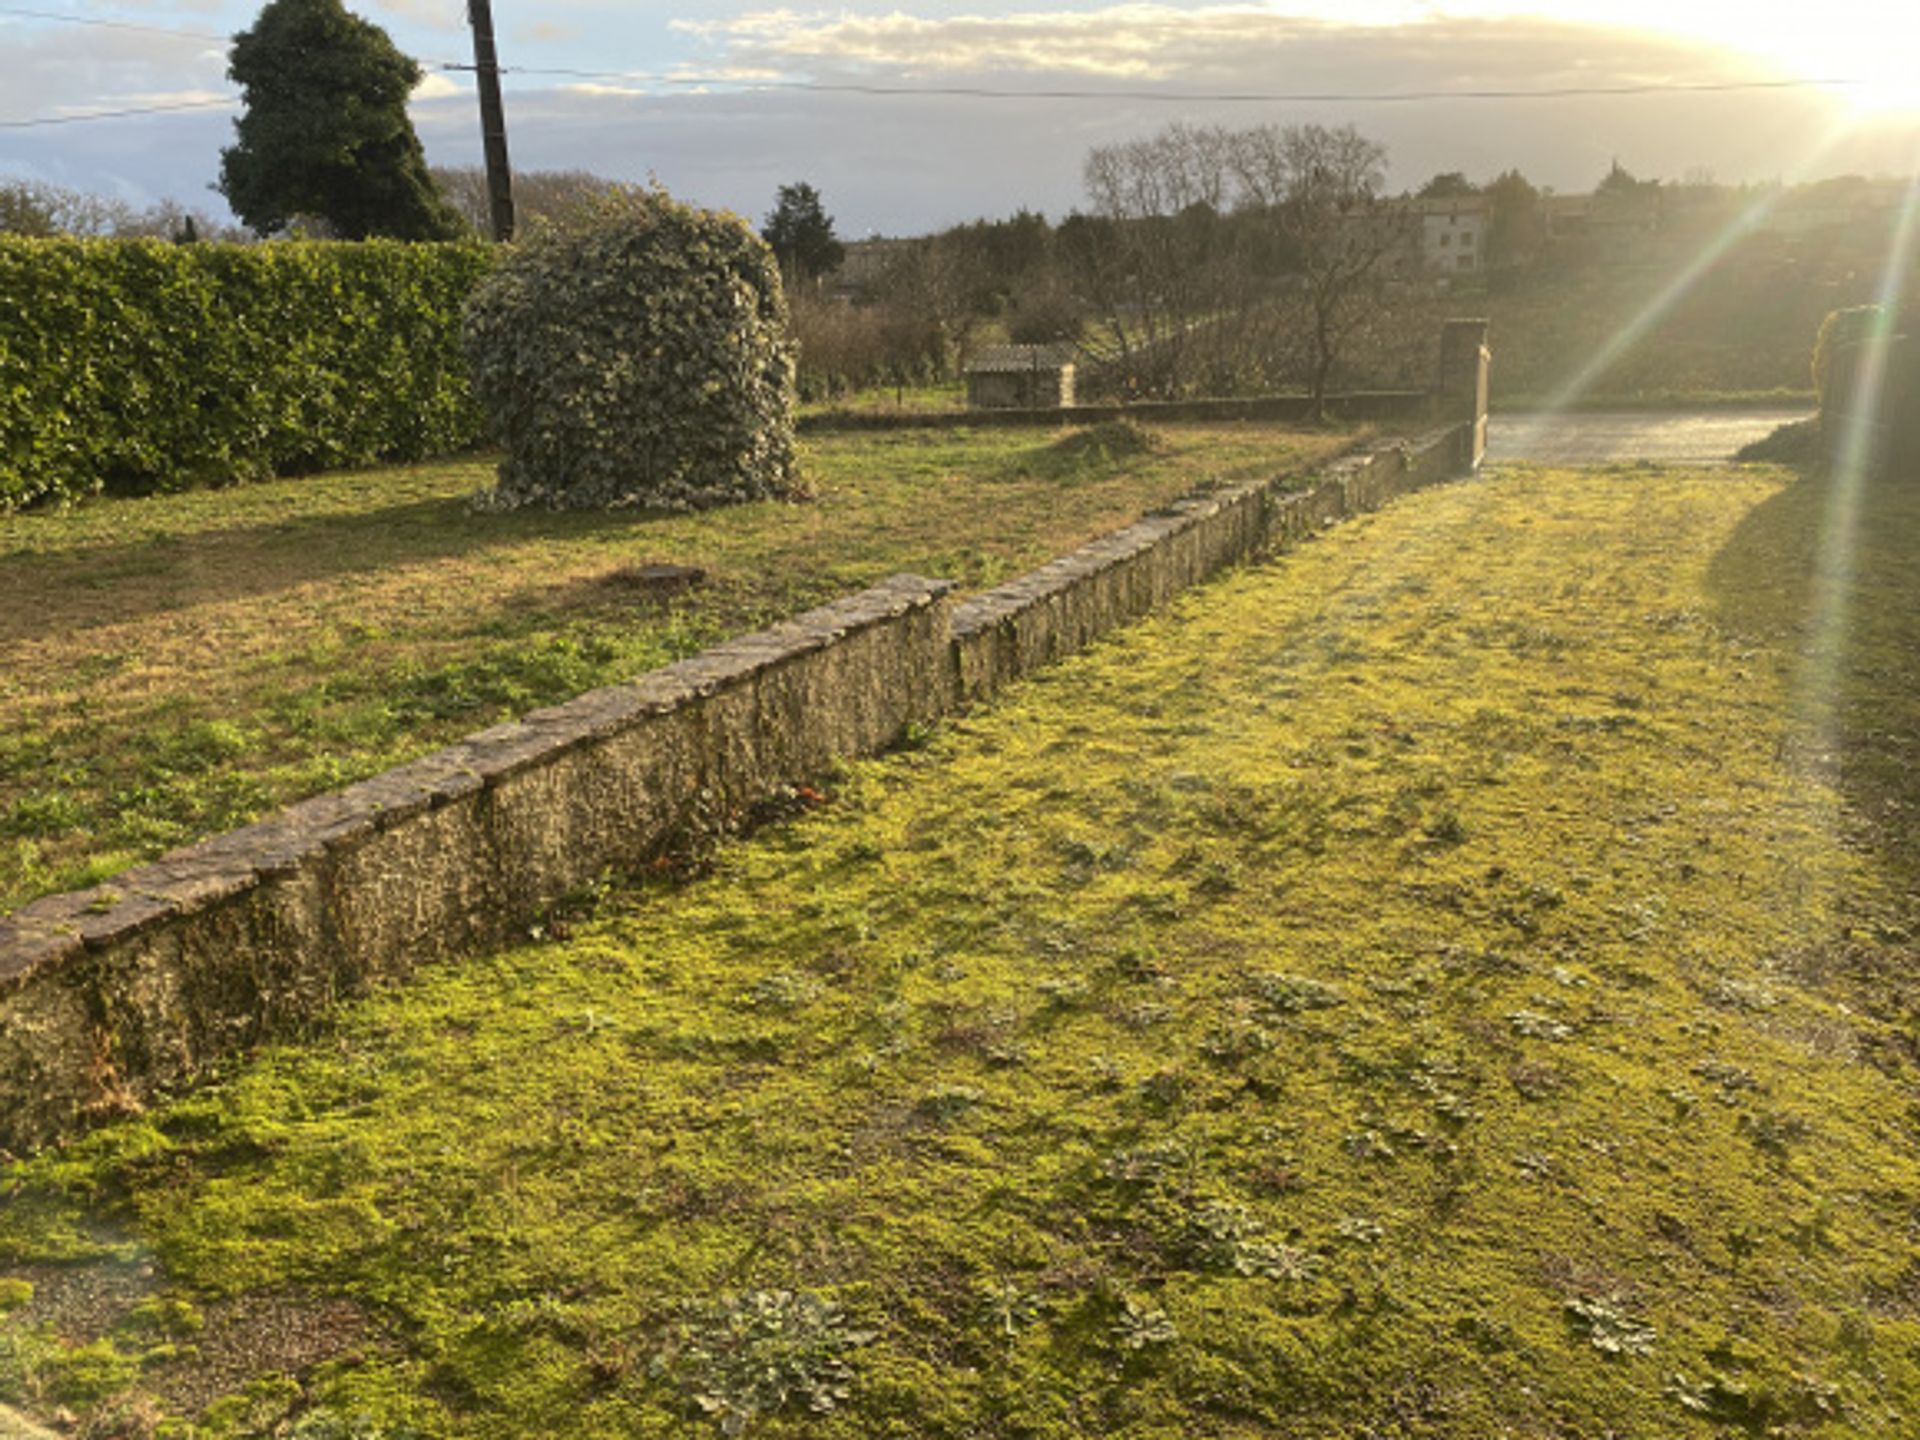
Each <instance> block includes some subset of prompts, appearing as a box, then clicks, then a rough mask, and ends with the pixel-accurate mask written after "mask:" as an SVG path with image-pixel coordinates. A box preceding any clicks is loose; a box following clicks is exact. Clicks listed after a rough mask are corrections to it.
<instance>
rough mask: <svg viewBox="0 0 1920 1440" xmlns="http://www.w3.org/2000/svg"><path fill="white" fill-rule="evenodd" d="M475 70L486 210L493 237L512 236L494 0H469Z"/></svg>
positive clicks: (509, 174)
mask: <svg viewBox="0 0 1920 1440" xmlns="http://www.w3.org/2000/svg"><path fill="white" fill-rule="evenodd" d="M467 19H468V20H469V21H470V22H471V23H472V25H473V72H474V78H475V79H477V80H478V81H479V82H480V141H481V145H482V147H483V148H484V149H485V151H486V156H487V213H488V215H489V216H490V217H491V219H492V221H493V238H494V239H495V240H498V241H507V240H511V239H512V238H513V172H512V171H511V170H510V169H509V168H508V167H507V115H506V111H505V110H504V109H502V108H501V105H500V60H499V57H498V56H497V55H496V54H495V53H494V49H493V6H492V3H491V0H467Z"/></svg>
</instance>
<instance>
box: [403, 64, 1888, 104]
mask: <svg viewBox="0 0 1920 1440" xmlns="http://www.w3.org/2000/svg"><path fill="white" fill-rule="evenodd" d="M440 68H441V69H443V70H471V69H472V68H473V67H472V66H471V65H443V66H441V67H440ZM500 73H501V74H503V75H542V76H559V77H565V78H571V79H579V80H630V81H644V82H646V83H649V84H658V85H687V86H717V85H725V86H731V87H734V88H738V89H743V90H802V91H814V92H817V93H826V94H843V95H896V96H907V97H912V96H931V97H935V98H948V99H966V100H1096V101H1098V100H1104V101H1115V100H1125V101H1166V102H1172V103H1176V104H1183V105H1192V104H1205V103H1208V102H1221V103H1259V104H1330V103H1339V104H1392V103H1398V102H1405V101H1412V100H1564V99H1575V98H1580V97H1599V96H1609V95H1686V94H1725V93H1729V92H1734V91H1743V90H1807V89H1820V88H1831V87H1836V86H1848V85H1857V84H1859V83H1860V82H1859V81H1857V80H1852V79H1842V78H1831V79H1793V80H1710V81H1697V82H1685V81H1681V82H1657V81H1656V82H1648V83H1644V84H1635V85H1562V86H1554V87H1549V88H1544V89H1533V90H1517V89H1478V90H1291V91H1205V90H1062V89H1047V90H1012V89H1005V88H1000V87H994V86H983V85H880V84H863V83H860V82H857V81H821V80H748V79H742V78H741V77H739V76H730V75H652V74H645V73H641V72H637V71H632V70H573V69H566V68H562V67H557V66H534V65H514V66H504V67H502V69H501V72H500Z"/></svg>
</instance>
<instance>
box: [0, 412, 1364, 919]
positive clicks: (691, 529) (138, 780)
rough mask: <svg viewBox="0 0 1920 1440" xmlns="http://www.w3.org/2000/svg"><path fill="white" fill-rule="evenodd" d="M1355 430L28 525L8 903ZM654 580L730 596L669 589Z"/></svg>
mask: <svg viewBox="0 0 1920 1440" xmlns="http://www.w3.org/2000/svg"><path fill="white" fill-rule="evenodd" d="M1353 438H1354V435H1353V433H1352V432H1347V433H1341V432H1335V431H1321V432H1316V433H1302V432H1298V431H1292V432H1290V431H1285V430H1280V429H1276V428H1272V427H1260V426H1239V427H1235V426H1211V427H1209V426H1180V427H1168V428H1167V429H1166V430H1164V431H1163V432H1160V433H1159V434H1158V435H1156V436H1153V437H1149V439H1148V442H1147V443H1143V442H1142V439H1141V437H1140V435H1139V434H1137V433H1135V432H1129V431H1126V430H1094V431H1074V432H1046V431H1033V432H1017V433H1013V432H979V433H974V432H960V433H949V434H942V435H926V434H919V435H914V434H889V435H873V436H858V437H855V436H826V437H821V438H820V439H818V440H815V441H814V442H812V443H811V444H809V445H807V446H806V447H805V453H804V474H805V477H806V479H807V481H808V482H809V484H810V485H811V487H812V489H813V491H814V494H815V498H814V499H813V500H812V501H811V502H809V503H805V504H761V505H752V506H744V507H738V508H734V509H729V510H726V511H719V512H709V513H707V514H703V515H682V516H658V515H652V516H649V515H635V514H625V513H619V514H613V515H606V514H599V515H592V514H552V513H544V512H543V513H517V514H510V515H492V514H475V513H472V512H471V511H470V510H469V509H468V506H467V503H466V502H467V498H468V497H469V496H470V495H472V494H473V493H474V492H475V491H477V490H479V489H480V488H482V487H483V486H484V485H486V484H487V483H489V481H490V476H491V471H490V467H489V464H488V462H485V461H482V460H474V461H468V462H464V463H459V464H440V465H423V466H416V467H411V468H406V469H389V470H377V471H369V472H366V473H362V474H348V475H334V476H325V477H315V478H311V479H303V480H290V481H281V482H276V483H272V484H264V485H254V486H248V487H245V488H241V489H235V490H226V491H217V492H202V493H197V494H189V495H175V496H167V497H163V498H158V499H152V500H114V501H103V502H100V503H97V504H92V505H87V506H84V507H81V508H79V509H75V510H72V511H69V512H65V513H50V514H34V515H14V516H0V912H4V911H5V910H8V909H11V908H13V907H15V906H17V905H19V904H21V903H23V902H25V901H26V900H28V899H31V898H33V897H34V896H36V895H41V894H46V893H49V892H53V891H59V890H65V889H72V888H76V887H78V886H81V885H84V884H87V883H91V882H92V881H94V880H97V879H100V878H104V877H105V876H107V875H110V874H112V873H114V872H115V871H117V870H120V869H124V868H126V867H127V866H128V865H131V864H134V863H136V862H138V861H140V860H143V859H147V858H150V857H152V856H154V855H156V854H158V853H160V852H162V851H164V850H166V849H169V848H171V847H173V846H175V845H178V844H181V843H184V842H186V841H190V840H194V839H197V838H200V837H203V836H206V835H209V834H214V833H218V832H219V831H221V830H224V829H227V828H229V827H231V826H234V825H237V824H240V823H243V822H245V821H247V820H250V819H252V818H254V817H256V816H258V815H259V814H261V813H263V812H264V811H267V810H270V809H273V808H274V807H276V806H279V805H282V804H285V803H287V802H289V801H292V800H296V799H300V798H302V797H304V796H307V795H312V794H315V793H317V792H319V791H323V790H326V789H329V788H332V787H334V786H336V785H340V784H343V783H345V782H348V781H351V780H355V779H358V778H361V777H363V776H366V775H369V774H373V773H376V772H378V771H379V770H381V769H384V768H385V767H387V766H390V765H393V764H397V763H399V762H400V761H402V760H405V759H408V758H411V757H412V756H414V755H418V754H420V753H422V752H424V751H426V750H429V749H431V748H433V747H434V746H436V745H439V744H443V743H446V742H447V741H449V740H451V739H453V738H455V737H457V736H459V735H461V734H465V733H467V732H469V731H472V730H477V729H480V728H482V727H484V726H486V725H489V724H492V723H494V722H495V721H497V720H499V719H502V718H505V717H507V716H510V715H513V714H518V713H522V712H524V711H526V710H529V709H532V708H535V707H537V706H540V705H544V704H550V703H553V702H555V701H558V700H562V699H565V698H568V697H570V696H572V695H574V694H577V693H579V692H580V691H582V690H586V689H589V688H591V687H593V686H595V685H601V684H606V683H609V682H611V681H614V680H617V679H623V678H626V677H629V676H632V675H635V674H638V673H641V672H643V671H645V670H648V669H651V668H653V667H654V666H657V665H660V664H664V663H666V662H668V661H671V660H675V659H678V658H680V657H681V656H684V655H686V654H688V653H690V652H692V651H694V650H697V649H699V648H701V647H702V646H704V645H707V644H710V643H712V642H713V641H714V640H716V639H719V638H721V637H723V636H725V635H729V634H734V633H738V632H740V631H743V630H747V629H751V628H753V627H755V626H757V625H760V624H763V623H765V622H767V621H769V620H771V619H774V618H777V617H780V616H783V615H788V614H792V613H794V612H795V611H798V610H801V609H804V608H806V607H807V606H809V605H813V604H817V603H820V602H823V601H825V600H827V599H830V598H833V597H835V596H838V595H841V594H844V593H846V592H848V591H851V590H853V589H856V588H858V587H859V586H861V585H864V584H868V583H870V582H872V581H873V580H875V579H877V578H879V577H880V576H882V575H885V574H888V573H890V572H894V571H899V570H912V571H917V572H919V573H922V574H928V575H936V576H944V577H948V578H951V579H954V580H957V581H959V582H960V583H961V584H962V585H964V586H967V587H969V588H973V587H980V586H985V585H990V584H993V583H996V582H997V581H999V580H1001V579H1003V578H1005V577H1006V576H1008V575H1013V574H1018V573H1020V572H1021V571H1023V570H1025V569H1027V568H1029V567H1031V566H1033V565H1036V564H1039V563H1040V562H1041V561H1043V560H1046V559H1048V558H1050V557H1051V556H1053V555H1055V554H1057V553H1059V552H1060V551H1062V550H1066V549H1069V548H1071V547H1072V546H1074V545H1075V544H1078V543H1079V542H1081V541H1083V540H1085V539H1088V538H1089V537H1091V536H1092V535H1095V534H1097V533H1099V532H1101V531H1103V530H1107V529H1110V528H1112V527H1114V526H1118V525H1122V524H1125V523H1127V522H1128V521H1131V520H1133V519H1134V518H1135V517H1137V516H1138V515H1139V514H1140V513H1141V512H1142V511H1143V510H1147V509H1150V508H1152V507H1153V506H1155V505H1158V504H1161V503H1164V502H1165V501H1167V500H1168V499H1171V498H1172V497H1174V496H1176V495H1179V494H1181V493H1183V492H1185V491H1187V490H1189V489H1192V488H1195V487H1198V486H1203V485H1206V484H1209V483H1213V482H1225V481H1230V480H1240V479H1247V478H1252V477H1256V476H1271V475H1276V474H1286V473H1288V472H1290V471H1300V470H1304V469H1306V468H1308V467H1310V465H1311V463H1312V462H1313V461H1314V460H1315V459H1317V458H1319V457H1321V456H1324V455H1326V454H1328V453H1329V452H1331V451H1333V450H1335V449H1337V448H1339V447H1340V446H1342V445H1345V444H1347V443H1350V442H1351V441H1352V439H1353ZM651 562H674V563H679V564H683V565H692V566H697V567H699V568H700V569H702V570H703V571H704V572H705V573H706V580H705V582H704V583H703V584H701V585H699V586H698V587H696V588H695V589H693V590H692V591H689V592H687V593H685V594H682V595H678V596H674V597H671V598H668V597H661V596H658V595H655V594H653V593H651V592H650V591H648V590H647V589H646V588H644V587H640V586H636V584H635V583H634V579H635V577H634V569H635V567H637V566H641V565H645V564H648V563H651Z"/></svg>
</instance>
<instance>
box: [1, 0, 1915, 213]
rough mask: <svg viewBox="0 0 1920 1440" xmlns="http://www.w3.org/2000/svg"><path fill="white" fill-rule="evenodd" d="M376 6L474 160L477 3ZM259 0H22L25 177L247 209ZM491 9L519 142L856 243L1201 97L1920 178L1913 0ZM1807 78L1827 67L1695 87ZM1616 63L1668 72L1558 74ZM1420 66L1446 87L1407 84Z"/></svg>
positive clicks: (1051, 195) (1392, 130)
mask: <svg viewBox="0 0 1920 1440" xmlns="http://www.w3.org/2000/svg"><path fill="white" fill-rule="evenodd" d="M350 8H354V9H357V10H358V11H359V12H360V13H361V14H363V15H365V16H367V18H369V19H371V20H374V21H376V22H377V23H379V24H380V25H382V26H384V27H385V28H386V29H387V30H388V32H389V33H390V34H391V35H392V36H393V39H394V41H395V43H396V44H398V45H399V46H400V48H401V49H403V50H405V51H406V52H407V53H409V54H411V55H413V56H415V57H416V58H418V59H419V60H420V61H421V63H422V65H423V67H425V69H426V78H425V79H424V80H423V82H422V84H421V86H420V87H419V89H418V90H416V91H415V93H414V97H413V101H412V107H411V108H412V114H413V119H414V124H415V126H416V128H417V129H418V131H419V133H420V137H421V139H422V141H423V142H424V143H425V145H426V149H427V156H428V160H429V161H430V162H431V163H434V164H444V165H477V164H478V163H479V162H480V140H479V122H478V115H477V106H476V102H475V99H474V95H473V90H472V79H471V75H470V74H469V73H466V72H462V71H460V70H458V69H447V68H443V67H445V66H448V65H456V66H457V65H459V64H462V63H467V62H471V60H472V41H471V36H470V32H469V30H468V28H467V22H466V8H465V3H464V0H350ZM256 13H257V6H255V5H253V4H247V3H232V0H23V3H20V4H15V3H13V0H0V175H4V176H14V177H23V178H33V179H40V180H46V181H50V182H53V183H56V184H61V185H65V186H68V187H70V188H73V189H78V190H85V191H90V192H95V193H101V194H109V195H113V196H115V197H117V198H120V199H123V200H126V201H128V202H130V203H133V204H135V205H146V204H149V203H152V202H154V201H157V200H160V199H162V198H172V199H175V200H178V201H180V202H181V203H183V204H185V205H187V206H188V207H189V208H193V209H201V210H205V211H206V212H208V213H211V214H215V215H224V213H225V207H224V204H223V202H222V201H221V199H220V197H219V196H218V195H217V194H214V193H212V192H211V190H210V188H209V187H210V186H211V183H212V181H213V180H214V178H215V176H216V175H217V173H218V169H219V152H220V149H221V147H222V146H223V145H226V144H229V143H231V138H232V116H233V114H234V113H236V111H235V109H234V108H233V107H232V106H231V105H230V104H228V105H225V106H222V105H221V104H220V103H219V102H222V101H228V100H230V99H231V97H232V96H233V94H234V87H232V86H231V85H230V84H229V83H228V81H227V80H226V78H225V71H226V40H225V39H224V38H223V37H226V36H230V35H232V34H233V33H234V32H236V31H238V30H241V29H244V28H245V27H246V26H247V25H248V24H250V23H251V21H252V18H253V16H254V15H255V14H256ZM493 14H494V25H495V29H496V32H497V34H498V37H499V53H500V62H501V64H502V65H503V66H504V67H506V68H507V70H508V72H509V73H507V74H506V76H505V77H504V84H505V87H506V111H507V127H508V135H509V145H510V149H511V153H512V159H513V163H514V165H515V166H516V168H523V169H585V170H592V171H594V172H596V173H599V174H603V175H606V176H608V177H610V178H615V179H624V180H646V179H648V178H654V179H657V180H659V181H660V182H661V183H663V184H664V185H666V186H667V188H668V189H669V190H671V191H673V192H674V193H675V194H676V195H679V196H681V197H682V198H684V199H688V200H691V201H694V202H697V203H700V204H703V205H710V206H718V207H723V208H727V209H732V210H736V211H738V212H740V213H742V214H745V215H747V216H749V217H750V218H755V219H757V218H759V217H761V216H763V215H764V214H765V213H766V211H767V210H768V209H769V208H770V207H771V205H772V203H773V197H774V192H775V190H776V189H777V187H778V186H780V185H782V184H785V183H790V182H792V181H796V180H805V181H807V182H809V183H811V184H813V185H814V186H815V187H816V188H817V189H819V190H820V192H821V193H822V195H823V197H824V198H825V201H826V204H827V208H828V209H829V211H830V212H832V213H833V215H834V216H835V219H836V223H837V228H838V230H839V232H840V233H841V234H842V235H843V236H848V237H856V236H862V235H867V234H916V233H922V232H925V231H927V230H930V229H934V228H938V227H940V226H943V225H947V224H951V223H955V222H957V221H961V220H967V219H972V218H975V217H978V216H982V215H992V216H998V215H1006V214H1010V213H1012V212H1013V211H1015V210H1017V209H1020V208H1023V207H1024V208H1028V209H1036V210H1042V211H1044V212H1046V213H1048V214H1049V215H1052V216H1055V217H1058V216H1060V215H1064V214H1065V213H1066V212H1067V211H1069V210H1070V209H1072V208H1073V207H1074V206H1075V205H1081V204H1084V203H1085V201H1084V193H1083V190H1082V186H1081V170H1082V166H1083V164H1084V161H1085V158H1086V155H1087V152H1088V150H1089V149H1091V148H1092V147H1094V146H1096V145H1100V144H1106V143H1111V142H1113V141H1117V140H1123V139H1127V138H1130V137H1134V136H1139V135H1144V134H1148V133H1151V132H1152V131H1154V130H1156V129H1158V128H1159V127H1161V126H1163V125H1165V124H1167V123H1169V122H1171V121H1174V120H1187V121H1196V122H1220V123H1225V124H1230V125H1257V124H1269V123H1275V124H1283V125H1284V124H1296V123H1306V122H1314V123H1320V124H1327V125H1341V124H1349V123H1351V124H1353V125H1355V126H1356V127H1358V128H1359V129H1360V130H1361V132H1362V133H1364V134H1366V135H1367V136H1369V137H1370V138H1373V139H1375V140H1378V141H1380V142H1381V143H1383V144H1384V145H1385V146H1386V147H1387V150H1388V154H1389V157H1390V177H1389V180H1390V185H1391V187H1392V188H1394V189H1400V188H1405V187H1412V186H1416V185H1418V184H1419V183H1420V182H1421V181H1423V180H1424V179H1426V178H1427V177H1428V176H1430V175H1432V174H1434V173H1436V172H1439V171H1443V170H1459V171H1464V172H1465V173H1466V174H1467V175H1469V176H1470V177H1472V178H1474V179H1480V180H1484V179H1487V178H1490V177H1491V176H1493V175H1494V174H1496V173H1498V172H1500V171H1502V170H1506V169H1508V168H1514V167H1517V168H1518V169H1520V170H1521V171H1522V172H1523V173H1524V174H1526V175H1527V177H1528V178H1529V179H1531V180H1533V181H1534V183H1536V184H1539V185H1544V186H1550V187H1552V188H1554V189H1557V190H1560V191H1564V192H1575V191H1586V190H1590V189H1591V188H1592V187H1593V185H1594V184H1595V183H1596V182H1597V181H1598V180H1599V179H1600V177H1601V176H1602V175H1603V174H1605V173H1606V171H1607V169H1608V167H1609V166H1610V165H1611V164H1612V163H1613V162H1614V161H1616V160H1617V161H1618V162H1619V163H1620V164H1622V165H1624V166H1625V167H1626V168H1627V169H1629V170H1631V171H1633V172H1634V173H1635V174H1637V175H1640V176H1642V177H1655V178H1663V179H1682V178H1701V177H1704V176H1711V177H1712V178H1715V179H1717V180H1720V181H1724V182H1746V181H1768V180H1775V179H1785V180H1789V181H1791V180H1798V179H1808V178H1819V177H1821V176H1824V175H1831V174H1845V173H1859V174H1882V175H1908V174H1912V173H1913V172H1914V170H1915V168H1916V163H1917V160H1920V66H1916V65H1915V63H1914V57H1915V55H1916V54H1920V5H1916V4H1914V3H1913V0H1901V3H1883V0H1821V3H1820V4H1818V5H1808V4H1806V3H1805V0H1798V3H1795V4H1791V5H1789V4H1775V3H1771V0H1746V3H1740V4H1733V3H1717V0H1714V3H1708V0H1664V3H1663V0H1550V3H1536V4H1533V5H1529V6H1526V7H1524V8H1522V7H1518V6H1515V5H1512V4H1507V5H1501V4H1497V3H1488V0H1459V3H1454V0H1437V3H1408V0H1346V3H1333V0H1275V3H1272V4H1266V5H1261V4H1240V3H1231V4H1218V3H1194V4H1170V3H1122V4H1111V3H1099V0H1080V3H1072V0H1025V3H1023V0H928V3H918V4H915V5H914V6H913V7H912V8H911V9H910V10H909V9H903V8H901V7H900V6H899V5H898V4H896V3H890V0H880V3H851V4H842V5H838V6H835V7H833V8H822V9H792V8H785V7H784V6H779V7H775V6H769V5H766V4H762V3H759V0H686V3H684V4H682V5H679V6H676V7H672V8H668V7H663V6H660V5H657V4H653V3H650V0H638V3H634V0H629V3H611V0H560V3H549V4H542V5H540V6H534V5H530V4H525V3H521V0H494V12H493ZM1781 81H1820V82H1830V83H1824V84H1814V85H1804V86H1797V87H1793V88H1774V89H1735V90H1706V89H1701V88H1697V87H1705V86H1724V85H1746V84H1750V83H1754V82H1762V83H1767V84H1776V83H1777V82H1781ZM833 87H864V88H855V89H846V88H833ZM1618 87H1652V88H1651V89H1649V90H1646V91H1644V92H1643V93H1634V94H1614V95H1574V96H1568V95H1560V96H1545V95H1541V94H1539V93H1538V92H1542V91H1552V90H1566V89H1587V90H1592V89H1608V88H1618ZM1687 87H1696V88H1687ZM876 90H878V91H884V92H893V91H899V92H906V93H873V92H874V91H876ZM981 91H985V92H989V93H986V94H981V93H977V92H981ZM1470 91H1480V92H1485V91H1502V92H1509V91H1521V92H1528V93H1527V94H1526V95H1521V96H1507V97H1499V98H1467V97H1466V95H1465V94H1464V92H1470ZM969 92H971V93H969ZM1036 92H1052V93H1051V94H1049V95H1041V94H1038V93H1036ZM1061 92H1066V93H1065V94H1064V95H1062V94H1061ZM1408 92H1421V93H1423V94H1426V95H1428V96H1429V97H1430V98H1417V99H1416V98H1391V99H1386V98H1380V97H1382V96H1394V97H1405V96H1407V94H1408ZM1432 92H1439V93H1438V94H1437V95H1436V94H1433V93H1432ZM1309 96H1311V97H1317V98H1303V97H1309ZM1221 97H1236V98H1221ZM203 102H204V103H205V104H206V107H207V108H202V109H191V110H177V111H168V112H166V113H159V114H147V115H138V116H122V117H119V118H95V119H89V120H85V121H81V122H78V123H75V122H74V121H73V120H72V119H71V117H77V116H84V115H97V114H99V112H103V111H115V110H130V109H146V108H149V107H159V106H184V105H194V104H199V103H203ZM49 119H51V120H55V121H59V122H61V123H54V124H45V123H22V122H43V121H46V120H49Z"/></svg>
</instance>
